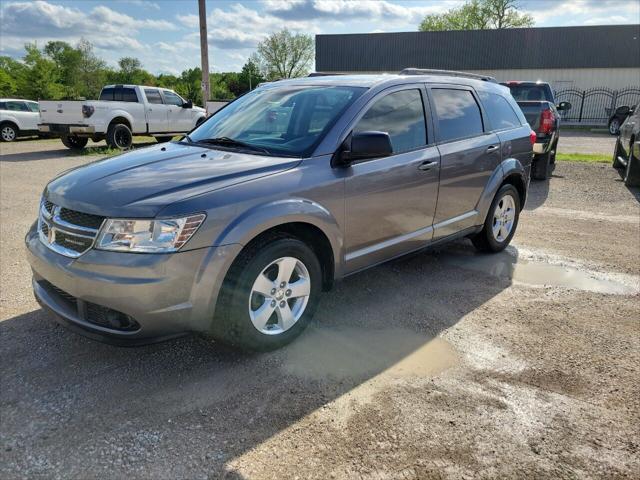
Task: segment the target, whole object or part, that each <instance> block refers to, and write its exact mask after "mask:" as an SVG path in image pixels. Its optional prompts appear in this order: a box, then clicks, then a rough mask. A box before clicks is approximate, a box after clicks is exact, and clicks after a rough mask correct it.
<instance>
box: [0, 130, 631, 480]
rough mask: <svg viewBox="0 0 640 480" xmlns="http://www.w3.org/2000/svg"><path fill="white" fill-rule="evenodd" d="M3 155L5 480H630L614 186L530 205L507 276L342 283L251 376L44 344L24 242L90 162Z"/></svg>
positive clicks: (372, 278) (599, 183)
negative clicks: (52, 184)
mask: <svg viewBox="0 0 640 480" xmlns="http://www.w3.org/2000/svg"><path fill="white" fill-rule="evenodd" d="M607 141H608V139H607ZM0 148H1V153H2V158H1V162H0V200H1V207H0V222H1V223H0V225H1V227H0V232H1V233H2V235H0V242H1V243H0V246H1V259H0V267H1V270H2V275H1V276H0V278H1V283H0V287H1V292H2V295H1V304H0V305H1V308H2V311H1V316H0V320H1V321H0V362H1V363H0V369H1V370H0V371H1V379H0V380H1V389H0V422H1V424H0V427H1V428H0V477H1V478H6V479H13V478H30V479H33V478H46V479H49V478H77V479H83V480H84V479H103V478H122V479H130V478H144V479H147V478H162V479H164V478H167V479H169V478H189V479H217V478H227V479H289V478H291V479H295V478H298V479H309V478H317V479H328V478H339V479H342V478H348V479H351V478H362V479H376V480H378V479H380V480H382V479H403V480H411V479H426V478H434V479H444V478H456V479H457V478H471V477H473V478H497V477H498V478H549V479H556V478H638V475H639V474H638V472H640V427H639V426H640V382H638V378H640V374H639V373H640V372H639V369H640V324H639V319H640V294H639V290H640V193H639V192H638V191H637V190H634V191H631V190H629V189H627V188H625V187H624V185H623V184H622V182H621V181H620V178H619V175H618V174H617V172H615V171H614V170H613V169H612V168H611V167H610V166H609V165H599V164H580V163H565V162H560V163H558V165H557V168H556V171H555V173H554V176H553V178H552V179H551V180H550V181H549V182H545V183H539V182H537V183H532V185H531V190H530V198H529V200H528V203H527V206H526V208H525V210H524V211H523V212H522V215H521V218H520V225H519V229H518V232H517V234H516V236H515V238H514V242H513V244H512V246H511V247H510V248H509V249H508V250H507V251H505V252H503V253H502V254H499V255H478V254H476V253H474V251H473V249H472V247H471V245H470V243H469V242H467V241H461V242H458V243H456V244H454V245H451V246H448V247H445V248H441V249H438V250H436V251H431V252H427V253H421V254H419V255H413V256H411V257H407V258H403V259H400V260H397V261H394V262H392V263H388V264H386V265H383V266H380V267H377V268H374V269H371V270H369V271H367V272H364V273H361V274H358V275H355V276H353V277H350V278H348V279H346V280H345V281H343V282H341V283H340V284H339V285H338V286H337V287H336V289H335V290H334V291H332V292H330V293H327V294H325V295H324V296H323V299H322V302H321V306H320V309H319V312H318V315H317V316H316V321H315V324H314V325H313V326H312V327H311V328H310V329H309V330H308V331H307V332H306V333H305V334H303V336H302V337H301V338H299V339H298V340H297V341H296V342H295V343H293V344H292V345H290V346H289V347H287V348H284V349H282V350H279V351H276V352H272V353H268V354H260V355H246V354H240V353H236V352H233V351H230V350H227V349H224V348H222V347H220V346H218V345H215V344H212V343H210V342H208V341H207V340H205V339H203V338H200V337H189V338H183V339H179V340H175V341H170V342H166V343H161V344H156V345H151V346H145V347H139V348H118V347H112V346H108V345H104V344H100V343H96V342H94V341H91V340H88V339H85V338H83V337H81V336H78V335H77V334H75V333H72V332H69V331H67V330H66V329H65V328H63V327H60V326H57V324H56V323H54V322H53V321H52V320H51V319H50V318H49V317H48V316H47V315H46V314H45V313H44V312H43V311H42V310H41V309H40V308H39V307H38V305H37V304H36V302H35V301H34V299H33V295H32V293H31V287H30V273H29V268H28V265H27V264H26V261H25V255H24V250H23V248H24V247H23V236H24V234H25V232H26V231H27V229H28V227H29V225H30V224H31V222H32V221H33V220H34V219H35V217H36V212H37V206H38V200H39V196H40V193H41V191H42V188H43V187H44V185H45V183H46V182H47V180H48V179H50V178H51V177H53V176H54V175H56V174H57V173H59V172H61V171H63V170H66V169H68V168H71V167H73V166H76V165H79V164H82V163H86V162H89V161H93V160H95V159H97V158H98V157H90V156H84V157H74V156H70V155H69V154H68V153H67V152H66V150H64V149H63V148H61V145H60V144H59V143H58V142H56V141H44V142H37V141H23V142H16V143H14V144H11V145H7V144H3V145H2V146H1V147H0Z"/></svg>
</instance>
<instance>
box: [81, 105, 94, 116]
mask: <svg viewBox="0 0 640 480" xmlns="http://www.w3.org/2000/svg"><path fill="white" fill-rule="evenodd" d="M95 111H96V109H95V108H94V107H93V105H82V116H83V117H84V118H89V117H90V116H91V115H93V112H95Z"/></svg>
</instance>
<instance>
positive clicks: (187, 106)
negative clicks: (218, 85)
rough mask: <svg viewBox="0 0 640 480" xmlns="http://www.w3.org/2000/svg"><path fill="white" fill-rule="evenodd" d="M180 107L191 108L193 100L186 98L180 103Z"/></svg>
mask: <svg viewBox="0 0 640 480" xmlns="http://www.w3.org/2000/svg"><path fill="white" fill-rule="evenodd" d="M182 108H193V101H192V100H187V101H186V102H184V103H183V104H182Z"/></svg>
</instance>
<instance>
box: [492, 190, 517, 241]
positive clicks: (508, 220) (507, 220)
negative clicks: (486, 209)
mask: <svg viewBox="0 0 640 480" xmlns="http://www.w3.org/2000/svg"><path fill="white" fill-rule="evenodd" d="M515 218H516V202H515V200H514V198H513V197H512V196H511V195H510V194H507V195H505V196H504V197H502V198H501V199H500V201H499V202H498V204H497V205H496V208H495V210H494V211H493V227H492V232H493V238H495V240H496V241H497V242H501V243H502V242H504V241H505V240H506V239H507V238H508V237H509V235H510V234H511V231H512V230H513V224H514V221H515Z"/></svg>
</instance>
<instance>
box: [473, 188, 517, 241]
mask: <svg viewBox="0 0 640 480" xmlns="http://www.w3.org/2000/svg"><path fill="white" fill-rule="evenodd" d="M505 207H506V208H505ZM519 219H520V194H519V193H518V190H516V187H514V186H513V185H511V184H506V185H503V186H502V187H501V188H500V190H498V193H496V196H495V197H494V199H493V202H492V203H491V207H490V208H489V212H488V213H487V218H486V219H485V221H484V225H483V226H482V230H481V231H480V232H479V233H477V234H476V235H474V236H473V237H471V242H473V245H474V247H476V249H477V250H479V251H481V252H501V251H502V250H504V249H505V248H507V245H509V243H510V242H511V239H512V238H513V235H514V234H515V233H516V228H517V227H518V220H519ZM505 221H506V223H505ZM509 222H510V223H509ZM499 223H501V224H502V226H504V227H505V228H504V229H503V228H501V226H500V225H499ZM494 227H498V228H497V233H496V228H494Z"/></svg>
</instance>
